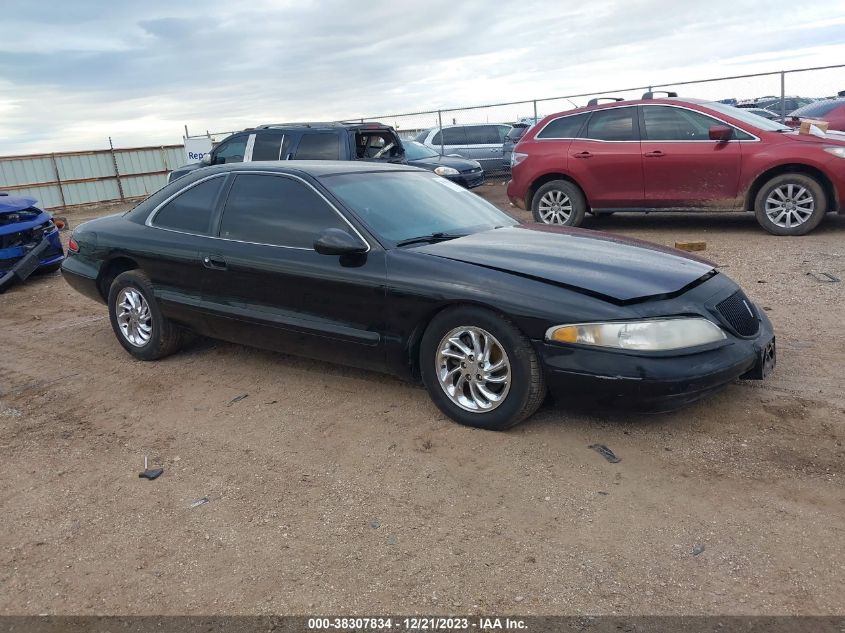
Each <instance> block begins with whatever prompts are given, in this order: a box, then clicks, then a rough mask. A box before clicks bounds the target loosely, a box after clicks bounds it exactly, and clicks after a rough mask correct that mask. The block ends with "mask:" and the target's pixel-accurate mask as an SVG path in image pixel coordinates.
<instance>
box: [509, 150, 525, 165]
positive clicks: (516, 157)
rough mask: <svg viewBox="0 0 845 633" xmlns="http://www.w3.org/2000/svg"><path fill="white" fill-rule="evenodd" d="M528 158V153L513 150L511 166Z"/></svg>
mask: <svg viewBox="0 0 845 633" xmlns="http://www.w3.org/2000/svg"><path fill="white" fill-rule="evenodd" d="M526 158H528V154H523V153H522V152H511V167H516V166H517V165H519V164H520V163H521V162H522V161H524V160H525V159H526Z"/></svg>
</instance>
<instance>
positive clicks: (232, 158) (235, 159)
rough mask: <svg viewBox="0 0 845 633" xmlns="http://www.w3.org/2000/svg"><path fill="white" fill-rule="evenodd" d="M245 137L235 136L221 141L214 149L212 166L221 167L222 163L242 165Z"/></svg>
mask: <svg viewBox="0 0 845 633" xmlns="http://www.w3.org/2000/svg"><path fill="white" fill-rule="evenodd" d="M246 141H247V136H246V135H244V136H236V137H234V138H230V139H228V140H226V141H223V142H222V143H220V145H218V146H217V147H216V148H215V149H214V160H213V161H212V163H213V164H214V165H223V164H224V163H242V162H244V153H245V152H246Z"/></svg>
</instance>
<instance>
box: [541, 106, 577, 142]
mask: <svg viewBox="0 0 845 633" xmlns="http://www.w3.org/2000/svg"><path fill="white" fill-rule="evenodd" d="M589 116H590V113H589V112H582V113H581V114H571V115H569V116H562V117H560V118H559V119H554V120H553V121H549V122H548V123H547V124H546V127H544V128H543V129H542V130H540V132H539V134H537V138H578V132H580V131H581V127H582V126H583V125H584V121H586V120H587V118H589Z"/></svg>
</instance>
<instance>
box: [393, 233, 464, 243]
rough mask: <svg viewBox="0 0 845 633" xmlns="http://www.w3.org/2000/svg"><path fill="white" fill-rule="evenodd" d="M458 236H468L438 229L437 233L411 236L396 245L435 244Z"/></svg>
mask: <svg viewBox="0 0 845 633" xmlns="http://www.w3.org/2000/svg"><path fill="white" fill-rule="evenodd" d="M458 237H466V235H462V234H459V233H444V232H442V231H438V232H437V233H429V234H428V235H418V236H417V237H409V238H408V239H407V240H400V241H399V242H396V246H409V245H410V244H433V243H435V242H445V241H446V240H454V239H456V238H458Z"/></svg>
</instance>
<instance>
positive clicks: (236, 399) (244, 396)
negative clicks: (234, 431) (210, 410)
mask: <svg viewBox="0 0 845 633" xmlns="http://www.w3.org/2000/svg"><path fill="white" fill-rule="evenodd" d="M248 397H249V394H248V393H242V394H241V395H239V396H235V397H234V398H232V399H231V400H229V402H228V403H227V404H228V406H232V405H233V404H235V403H236V402H240V401H241V400H243V399H244V398H248Z"/></svg>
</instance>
